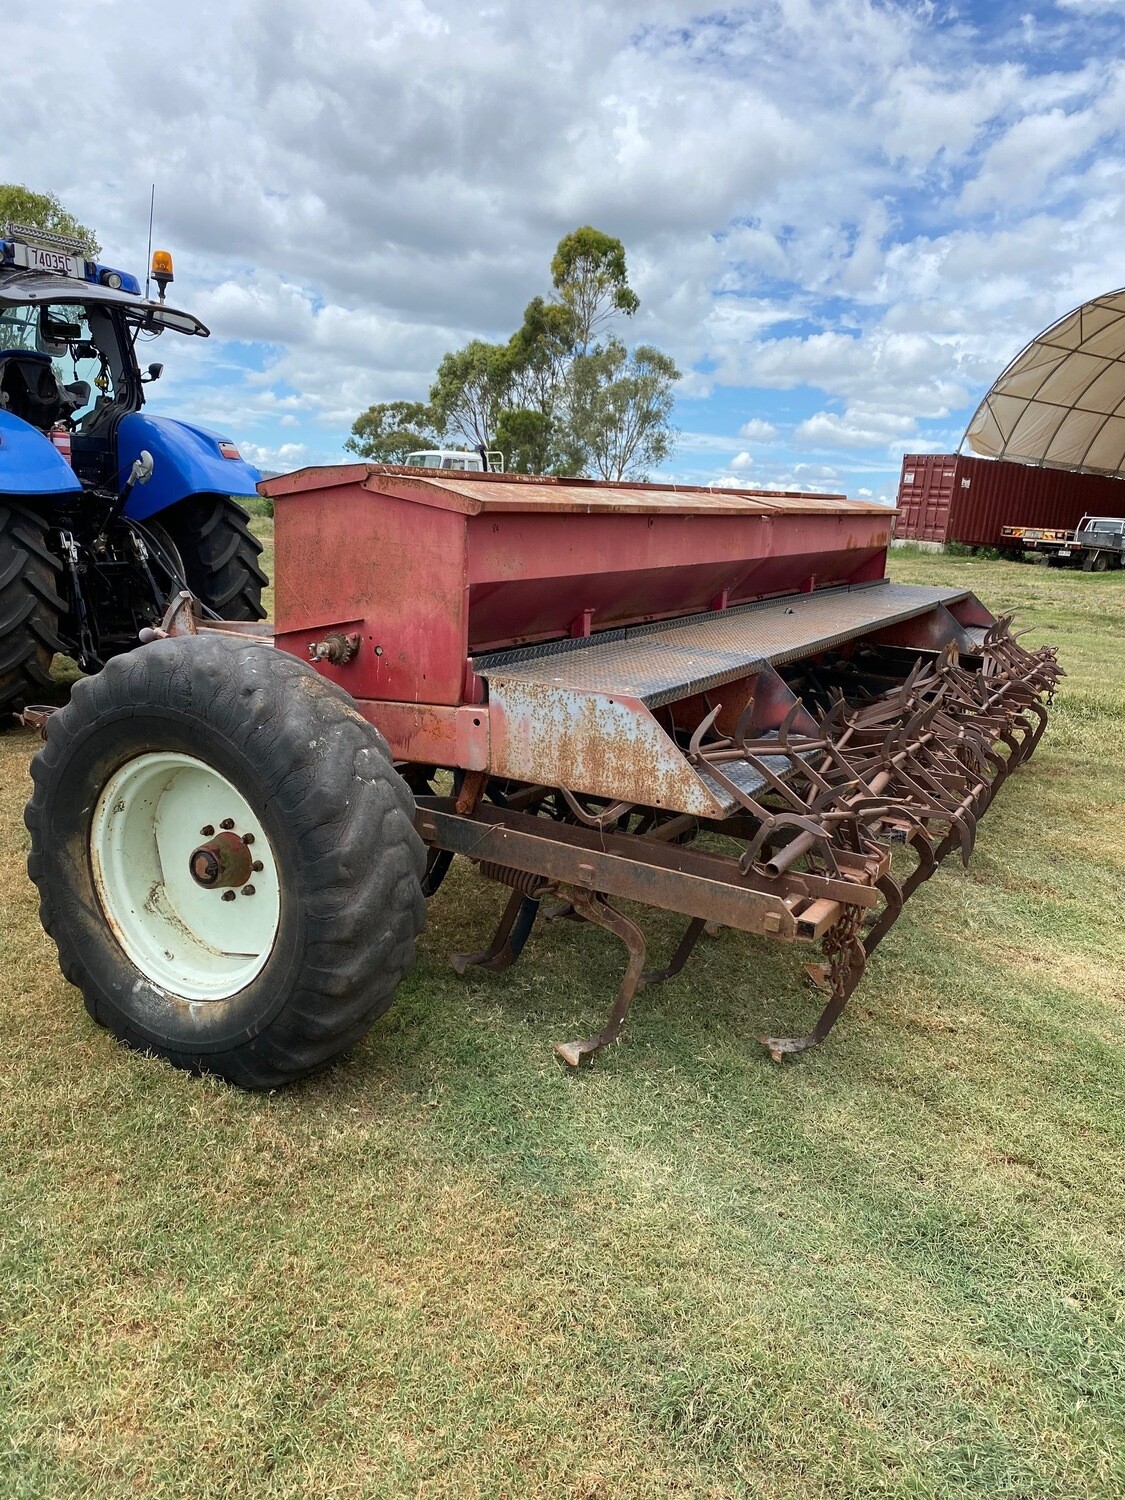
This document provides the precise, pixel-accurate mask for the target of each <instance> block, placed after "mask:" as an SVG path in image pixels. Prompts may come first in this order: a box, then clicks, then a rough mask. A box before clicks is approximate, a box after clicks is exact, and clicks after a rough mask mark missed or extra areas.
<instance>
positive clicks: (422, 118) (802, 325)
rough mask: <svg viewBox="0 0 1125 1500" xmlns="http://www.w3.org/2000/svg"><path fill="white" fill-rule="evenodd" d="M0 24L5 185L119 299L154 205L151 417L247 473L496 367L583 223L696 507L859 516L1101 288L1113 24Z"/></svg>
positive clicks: (524, 20) (106, 13)
mask: <svg viewBox="0 0 1125 1500" xmlns="http://www.w3.org/2000/svg"><path fill="white" fill-rule="evenodd" d="M60 13H61V14H60ZM4 26H5V50H6V51H7V52H8V54H9V62H8V66H6V68H5V75H6V85H5V91H4V94H3V97H2V98H0V180H16V181H23V182H26V183H27V184H28V185H29V186H32V187H36V188H50V189H52V190H53V191H55V192H57V193H58V194H59V195H60V196H61V197H62V198H63V200H64V201H65V202H66V203H67V204H68V205H69V206H71V207H72V208H73V209H74V210H75V212H77V213H78V214H79V215H80V216H81V217H82V218H83V219H85V220H86V221H87V222H89V223H91V224H92V225H93V226H95V227H96V228H97V230H98V231H99V233H100V235H101V238H102V241H103V244H104V247H105V254H106V258H107V259H111V260H115V261H117V262H119V263H120V264H121V265H123V266H125V267H127V268H133V267H140V266H141V265H142V263H143V259H144V230H145V219H146V213H147V202H148V185H149V183H150V182H153V181H155V182H156V184H157V242H158V243H159V244H161V245H167V247H168V248H170V249H172V250H173V251H174V253H175V256H176V267H177V280H176V283H175V288H174V293H175V299H176V300H177V301H179V302H180V303H181V305H185V306H188V307H190V308H191V309H192V310H193V311H196V312H198V313H199V314H200V316H202V317H203V318H204V319H205V321H206V322H208V324H209V325H210V326H211V328H212V330H213V334H214V336H213V337H212V338H211V339H210V340H208V341H206V342H203V341H198V340H196V341H191V342H188V341H186V340H184V341H180V340H174V339H173V338H172V336H166V338H165V339H164V341H163V342H162V344H161V347H160V351H159V352H160V356H161V358H163V359H164V361H165V364H166V367H167V374H166V377H165V379H164V380H163V381H162V382H161V384H160V386H159V387H156V388H154V390H153V404H154V405H155V406H158V407H159V408H161V409H163V410H166V411H169V412H173V413H175V414H177V415H190V416H195V417H196V418H197V419H199V420H202V421H204V422H206V423H208V424H209V425H212V426H218V427H221V428H222V429H223V430H224V431H225V432H226V433H228V434H230V435H231V436H233V437H235V438H237V439H238V440H239V441H240V442H241V443H242V444H243V446H244V447H245V448H246V450H247V451H248V452H250V453H251V454H253V455H254V456H255V457H256V458H257V459H259V461H261V462H262V463H263V464H265V465H266V466H267V467H270V468H286V467H294V466H297V465H300V464H304V463H311V462H334V461H338V460H339V459H340V458H342V452H341V448H342V443H343V440H344V438H345V437H346V434H347V430H348V426H349V425H350V422H351V420H352V418H353V417H354V415H355V414H356V413H357V412H358V411H359V410H361V409H362V408H363V407H364V406H366V405H367V404H368V403H369V402H371V401H375V400H388V399H393V398H395V397H400V396H401V397H412V398H413V397H420V396H423V395H424V394H425V391H426V388H427V386H428V383H429V377H430V375H431V373H432V371H433V369H434V366H435V365H436V363H437V361H438V359H439V358H440V356H441V354H442V353H443V352H444V351H445V350H446V349H448V348H451V347H455V346H456V345H458V344H460V343H463V342H464V341H465V340H466V339H468V338H470V337H474V336H483V337H504V336H506V335H507V334H508V333H509V332H510V331H511V330H512V328H513V327H514V326H515V325H516V324H517V323H518V321H519V317H520V313H521V311H522V308H523V306H524V304H525V303H526V301H527V300H528V299H529V298H530V297H531V296H533V295H534V294H535V293H536V292H540V291H545V290H547V285H546V283H547V267H548V263H549V260H550V256H551V252H552V250H553V248H554V245H555V243H556V241H557V240H558V238H559V237H560V235H562V234H563V233H565V232H566V231H567V230H569V229H571V228H573V227H575V226H576V225H578V224H582V223H593V224H596V225H597V226H598V227H600V228H602V229H605V230H608V231H610V232H611V233H614V234H618V235H620V236H621V237H622V239H623V240H624V242H625V245H626V248H627V251H628V255H629V263H630V270H631V274H632V279H633V282H634V285H635V286H636V288H637V290H638V292H639V294H640V296H641V299H642V306H641V310H640V312H639V314H638V315H637V317H636V318H635V319H634V320H632V321H631V323H630V324H627V325H625V326H624V327H623V328H622V329H621V332H622V333H623V334H624V336H626V337H627V338H629V339H631V340H633V341H638V340H642V339H643V340H646V341H651V342H655V343H657V344H659V345H661V346H662V347H664V348H666V349H668V350H669V351H670V352H672V353H673V354H674V355H675V357H676V359H677V360H678V362H679V364H680V366H681V368H682V369H683V370H684V371H685V380H684V383H683V386H682V389H681V396H680V399H679V401H678V404H677V411H676V422H677V425H678V427H679V428H680V431H681V438H680V442H679V445H678V447H677V450H676V452H675V455H674V457H673V458H672V459H671V460H670V462H669V463H668V465H667V466H666V471H665V474H666V477H670V478H675V479H677V480H683V481H692V482H700V483H707V482H714V481H716V480H728V481H729V480H732V479H737V480H738V481H739V482H743V483H746V484H751V485H760V486H768V485H775V484H776V485H785V486H796V487H801V488H818V489H842V490H844V491H846V492H849V493H852V494H858V493H871V494H875V495H879V496H886V497H888V498H889V497H891V496H892V495H893V493H894V491H895V488H896V484H897V475H898V471H899V466H900V462H901V455H902V453H903V451H904V450H915V449H930V450H938V451H940V450H944V449H946V448H951V447H955V446H956V444H957V442H958V441H959V439H960V437H961V434H962V432H963V430H964V427H965V425H966V423H967V421H968V418H969V416H970V415H971V413H972V410H973V408H974V407H975V405H976V402H977V401H978V400H979V398H980V396H981V395H982V394H983V392H984V391H985V389H987V387H988V385H989V384H990V383H991V381H992V379H993V378H994V377H995V376H996V375H997V374H998V373H999V372H1000V370H1001V369H1002V368H1003V366H1004V365H1005V364H1006V363H1007V361H1008V360H1009V359H1010V358H1011V357H1012V356H1013V355H1014V354H1015V353H1016V352H1018V350H1019V349H1020V348H1021V347H1022V345H1023V344H1024V343H1025V342H1026V341H1027V340H1028V339H1029V338H1031V337H1032V336H1033V335H1034V334H1035V333H1036V332H1038V331H1039V330H1040V329H1041V328H1042V327H1044V326H1046V325H1047V324H1048V323H1050V322H1052V321H1053V320H1054V319H1055V318H1056V317H1058V316H1060V315H1061V314H1062V313H1064V312H1066V311H1067V310H1068V309H1069V308H1070V307H1073V306H1075V305H1076V304H1077V303H1079V302H1081V301H1083V300H1085V299H1086V298H1088V297H1091V296H1094V295H1096V294H1098V293H1100V292H1104V291H1107V290H1109V289H1111V288H1115V287H1118V286H1120V285H1121V284H1122V283H1125V269H1123V260H1125V254H1123V246H1125V192H1123V189H1125V168H1123V163H1122V129H1123V126H1125V62H1123V57H1125V48H1123V46H1122V43H1123V41H1125V5H1123V4H1122V3H1121V0H1065V3H1064V0H1057V3H1053V0H1052V3H1045V0H1037V3H1032V4H1023V5H1020V4H1015V3H1007V0H1000V3H996V4H980V3H977V4H970V5H952V4H942V3H937V0H935V3H929V4H922V3H907V0H899V3H879V4H874V3H864V0H773V3H760V4H754V5H746V6H735V7H729V8H723V7H712V8H706V7H702V6H695V7H693V6H691V5H685V4H680V3H675V0H646V3H637V0H616V3H608V0H607V3H603V0H569V3H566V4H563V3H561V0H540V3H538V4H537V5H535V6H534V7H531V6H528V5H526V4H525V3H517V0H492V3H489V4H487V5H473V4H466V3H463V0H457V3H453V0H444V3H443V0H434V3H424V0H402V3H398V4H393V5H392V4H384V3H381V0H335V3H334V4H333V5H332V6H331V7H326V6H324V5H323V4H321V5H315V4H313V3H311V0H233V3H226V4H219V3H217V0H198V3H196V4H193V5H191V6H190V7H189V6H186V5H182V4H178V3H176V0H170V3H168V4H165V5H164V6H162V7H160V9H159V11H157V10H155V9H154V8H153V7H151V6H149V5H145V4H143V3H140V0H83V3H81V4H78V3H67V0H64V3H62V4H60V5H57V6H55V7H52V8H51V14H49V15H48V14H46V13H44V14H43V15H42V16H39V15H36V14H33V13H31V11H30V8H25V9H24V10H23V11H22V12H17V13H14V14H6V16H5V23H4ZM142 34H143V35H145V36H146V38H147V39H148V41H147V44H146V48H145V49H144V50H142V51H141V52H140V53H138V51H137V49H136V47H135V45H134V41H135V38H136V37H137V36H138V35H142ZM61 36H65V38H66V45H65V46H61V45H60V43H59V38H60V37H61ZM64 100H65V101H66V105H65V107H61V106H60V101H64ZM81 101H87V102H86V103H85V104H82V106H81V107H80V108H79V107H78V106H79V104H80V102H81ZM79 116H82V117H83V118H84V120H85V125H84V127H83V128H82V129H76V128H75V120H76V118H77V117H79Z"/></svg>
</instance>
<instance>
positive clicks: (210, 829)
mask: <svg viewBox="0 0 1125 1500" xmlns="http://www.w3.org/2000/svg"><path fill="white" fill-rule="evenodd" d="M199 831H200V833H201V834H202V835H203V837H204V838H205V839H209V838H210V837H211V835H212V834H213V833H214V832H215V825H214V823H205V824H204V825H203V827H202V828H201V829H200V830H199Z"/></svg>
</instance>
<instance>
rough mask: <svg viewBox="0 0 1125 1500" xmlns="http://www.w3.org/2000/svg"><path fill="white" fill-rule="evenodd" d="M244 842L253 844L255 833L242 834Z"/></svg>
mask: <svg viewBox="0 0 1125 1500" xmlns="http://www.w3.org/2000/svg"><path fill="white" fill-rule="evenodd" d="M242 842H243V843H244V844H252V843H253V842H254V835H253V834H252V833H244V834H243V835H242Z"/></svg>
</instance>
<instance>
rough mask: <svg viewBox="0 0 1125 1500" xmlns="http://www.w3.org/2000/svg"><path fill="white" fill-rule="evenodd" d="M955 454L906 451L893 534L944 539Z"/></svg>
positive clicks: (926, 539) (907, 537)
mask: <svg viewBox="0 0 1125 1500" xmlns="http://www.w3.org/2000/svg"><path fill="white" fill-rule="evenodd" d="M956 466H957V455H956V454H952V453H907V454H906V455H905V456H904V458H903V460H902V478H901V480H900V481H899V487H898V516H897V517H896V519H895V536H896V537H900V538H906V539H909V540H910V541H915V542H944V541H945V540H946V531H947V527H948V524H949V507H950V501H951V499H952V497H953V490H954V482H955V470H956Z"/></svg>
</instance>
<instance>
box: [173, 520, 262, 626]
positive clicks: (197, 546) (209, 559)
mask: <svg viewBox="0 0 1125 1500" xmlns="http://www.w3.org/2000/svg"><path fill="white" fill-rule="evenodd" d="M158 520H159V521H160V522H161V523H162V525H163V526H164V528H165V529H166V530H167V532H168V534H169V535H170V536H171V538H172V540H173V541H174V542H175V544H176V547H177V549H178V551H179V554H180V556H181V557H182V558H183V563H184V570H185V573H186V575H187V584H188V587H189V588H190V589H191V591H192V593H193V594H194V595H195V596H196V598H197V599H202V600H203V603H204V604H206V605H208V606H209V607H210V608H211V609H213V610H214V611H215V613H216V614H217V615H219V616H221V617H222V619H224V620H261V619H263V618H264V617H265V613H266V612H265V610H264V609H263V608H262V590H263V589H264V588H265V587H266V586H267V584H268V583H269V579H268V578H267V577H266V575H265V573H264V572H263V571H262V569H261V568H260V567H259V566H258V559H259V557H260V556H261V555H262V544H261V542H259V541H258V539H257V537H256V536H255V535H254V534H253V532H252V531H251V530H250V517H249V515H248V514H247V512H246V511H244V510H243V508H242V506H241V505H239V503H238V501H237V500H233V499H231V497H230V496H229V495H193V496H192V497H191V498H190V499H189V500H184V501H182V502H181V504H179V505H177V506H175V508H174V509H172V510H169V511H166V512H162V513H161V514H160V516H159V517H158Z"/></svg>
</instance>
